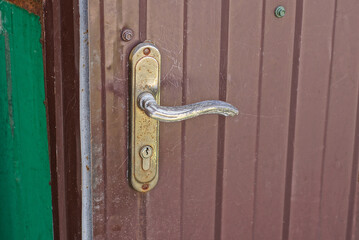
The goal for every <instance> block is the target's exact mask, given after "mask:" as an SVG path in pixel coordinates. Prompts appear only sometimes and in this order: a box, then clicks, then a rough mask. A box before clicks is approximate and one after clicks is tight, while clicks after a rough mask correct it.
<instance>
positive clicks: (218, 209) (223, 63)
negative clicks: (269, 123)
mask: <svg viewBox="0 0 359 240" xmlns="http://www.w3.org/2000/svg"><path fill="white" fill-rule="evenodd" d="M228 30H229V0H222V1H221V31H220V37H221V38H220V46H219V74H218V79H219V81H218V96H219V100H221V101H224V102H226V101H227V72H228V71H227V69H228V35H229V32H228ZM237 106H239V105H237ZM225 127H226V118H225V117H221V116H220V117H219V119H218V130H217V131H218V135H217V138H218V139H217V170H216V186H215V188H216V199H215V215H214V218H215V220H214V221H215V222H214V239H221V234H222V219H223V218H222V204H223V180H224V179H223V176H224V175H223V174H224V173H223V171H224V147H225V134H226V132H225Z"/></svg>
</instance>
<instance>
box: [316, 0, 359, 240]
mask: <svg viewBox="0 0 359 240" xmlns="http://www.w3.org/2000/svg"><path fill="white" fill-rule="evenodd" d="M336 4H337V5H336V9H335V14H336V18H335V22H334V24H335V25H334V30H335V31H334V32H333V37H334V38H333V43H332V66H331V73H330V74H331V76H330V78H331V82H330V86H329V90H328V92H329V94H328V95H329V99H328V110H327V111H328V114H327V129H326V131H327V133H326V139H325V143H326V145H325V148H324V151H325V152H324V156H325V158H324V165H323V186H322V192H321V194H322V198H321V206H322V207H321V215H320V220H321V226H320V227H321V237H322V239H330V238H332V239H344V238H345V237H346V236H348V235H349V234H348V233H347V227H346V225H347V224H348V223H349V224H350V221H352V220H350V221H349V222H348V211H349V210H350V208H351V207H350V204H349V202H350V201H352V200H351V199H350V197H351V195H350V185H351V184H352V181H353V179H354V177H353V176H352V167H353V164H354V162H353V161H358V160H357V159H353V153H354V148H355V147H356V148H357V147H358V146H354V144H353V143H354V142H353V141H354V139H355V132H354V131H353V129H355V124H356V111H357V109H358V106H357V105H356V104H357V94H358V88H359V83H358V81H359V70H358V64H359V41H358V40H359V33H358V31H356V27H357V25H358V20H359V18H358V14H357V11H358V10H359V4H358V2H357V1H353V0H340V1H338V0H337V1H336ZM354 29H355V30H354ZM356 174H357V172H356ZM334 176H335V177H334ZM338 179H340V180H339V181H338ZM355 179H356V181H357V178H355ZM344 222H345V224H343V223H344Z"/></svg>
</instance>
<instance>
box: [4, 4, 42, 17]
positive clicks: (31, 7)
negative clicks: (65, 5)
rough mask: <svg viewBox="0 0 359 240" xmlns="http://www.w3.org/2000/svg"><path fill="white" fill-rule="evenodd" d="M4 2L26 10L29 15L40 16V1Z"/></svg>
mask: <svg viewBox="0 0 359 240" xmlns="http://www.w3.org/2000/svg"><path fill="white" fill-rule="evenodd" d="M6 1H7V2H11V3H13V4H15V5H17V6H19V7H21V8H23V9H26V10H27V11H28V12H30V13H34V14H36V15H38V16H41V15H42V4H43V1H42V0H6ZM44 2H45V1H44ZM45 5H46V4H45Z"/></svg>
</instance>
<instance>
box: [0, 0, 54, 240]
mask: <svg viewBox="0 0 359 240" xmlns="http://www.w3.org/2000/svg"><path fill="white" fill-rule="evenodd" d="M0 14H1V16H0V19H1V22H0V204H1V205H0V206H1V207H0V239H21V240H22V239H52V238H53V228H52V208H51V187H50V184H49V183H50V166H49V154H48V142H47V129H46V112H45V105H44V100H45V88H44V75H43V62H42V47H41V43H40V39H41V24H40V20H39V17H38V16H36V15H33V14H30V13H28V12H27V11H25V10H23V9H21V8H19V7H16V6H15V5H12V4H10V3H7V2H4V1H0Z"/></svg>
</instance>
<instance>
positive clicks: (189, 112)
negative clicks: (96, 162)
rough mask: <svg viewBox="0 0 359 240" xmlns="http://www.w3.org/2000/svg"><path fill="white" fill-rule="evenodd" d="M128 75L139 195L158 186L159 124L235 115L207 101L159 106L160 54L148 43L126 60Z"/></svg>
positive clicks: (133, 167)
mask: <svg viewBox="0 0 359 240" xmlns="http://www.w3.org/2000/svg"><path fill="white" fill-rule="evenodd" d="M129 62H130V74H131V83H132V85H131V89H132V91H131V105H130V106H131V132H130V138H131V151H130V161H131V163H130V168H131V169H130V172H131V175H130V176H129V177H130V182H131V185H132V187H133V188H134V189H135V190H137V191H139V192H147V191H149V190H151V189H152V188H153V187H154V186H155V185H156V184H157V182H158V165H159V161H158V156H159V154H158V153H159V121H162V122H176V121H182V120H186V119H190V118H193V117H197V116H200V115H204V114H220V115H223V116H235V115H238V109H237V108H235V107H234V106H232V105H231V104H229V103H226V102H223V101H217V100H207V101H202V102H198V103H193V104H188V105H184V106H177V107H165V106H160V73H161V54H160V51H159V50H158V49H157V48H156V46H155V45H153V44H152V43H150V42H144V43H140V44H138V45H137V46H136V47H134V49H133V50H132V52H131V54H130V58H129Z"/></svg>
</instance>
